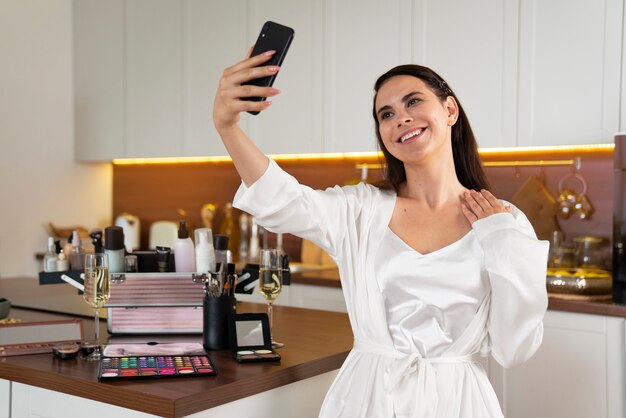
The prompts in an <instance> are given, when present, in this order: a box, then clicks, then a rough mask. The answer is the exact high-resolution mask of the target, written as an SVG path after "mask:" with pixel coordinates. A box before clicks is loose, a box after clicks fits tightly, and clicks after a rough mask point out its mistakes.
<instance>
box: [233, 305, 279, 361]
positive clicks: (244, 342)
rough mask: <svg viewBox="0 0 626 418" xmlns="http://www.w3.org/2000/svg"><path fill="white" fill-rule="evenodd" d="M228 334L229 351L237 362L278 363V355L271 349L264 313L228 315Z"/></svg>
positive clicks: (268, 328)
mask: <svg viewBox="0 0 626 418" xmlns="http://www.w3.org/2000/svg"><path fill="white" fill-rule="evenodd" d="M228 332H229V337H230V349H231V351H232V354H233V357H234V358H235V360H237V361H238V362H240V363H247V362H260V361H280V354H278V353H277V352H275V351H274V350H273V349H272V339H271V336H270V326H269V318H268V316H267V314H266V313H248V314H235V315H229V316H228Z"/></svg>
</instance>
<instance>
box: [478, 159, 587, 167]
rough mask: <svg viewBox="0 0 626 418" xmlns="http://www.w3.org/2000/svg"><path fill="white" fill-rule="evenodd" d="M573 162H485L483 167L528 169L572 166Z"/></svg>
mask: <svg viewBox="0 0 626 418" xmlns="http://www.w3.org/2000/svg"><path fill="white" fill-rule="evenodd" d="M575 163H576V161H574V160H537V161H487V162H484V163H483V164H482V165H483V166H485V167H528V166H546V165H574V164H575Z"/></svg>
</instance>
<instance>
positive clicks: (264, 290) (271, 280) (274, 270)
mask: <svg viewBox="0 0 626 418" xmlns="http://www.w3.org/2000/svg"><path fill="white" fill-rule="evenodd" d="M282 288H283V263H282V254H281V252H280V250H275V249H263V250H260V251H259V290H260V291H261V295H263V298H265V300H266V301H267V316H268V317H269V322H270V335H271V336H272V347H274V348H280V347H283V346H284V344H283V343H279V342H276V341H274V333H273V328H272V304H273V303H274V301H275V300H276V298H277V297H278V295H279V294H280V291H281V290H282Z"/></svg>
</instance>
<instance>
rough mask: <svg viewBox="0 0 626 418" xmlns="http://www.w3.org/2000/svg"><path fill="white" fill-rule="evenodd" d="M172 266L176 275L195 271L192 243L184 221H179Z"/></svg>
mask: <svg viewBox="0 0 626 418" xmlns="http://www.w3.org/2000/svg"><path fill="white" fill-rule="evenodd" d="M174 264H175V265H176V272H177V273H182V272H194V271H196V256H195V251H194V247H193V241H192V240H191V238H189V231H187V223H186V222H185V221H180V224H179V226H178V239H177V240H176V242H175V243H174Z"/></svg>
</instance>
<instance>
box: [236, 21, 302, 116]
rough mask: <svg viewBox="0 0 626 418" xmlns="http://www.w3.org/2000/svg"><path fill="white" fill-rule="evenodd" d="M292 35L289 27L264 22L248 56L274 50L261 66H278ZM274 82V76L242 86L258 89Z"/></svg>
mask: <svg viewBox="0 0 626 418" xmlns="http://www.w3.org/2000/svg"><path fill="white" fill-rule="evenodd" d="M294 34H295V32H294V30H293V29H291V28H290V27H287V26H283V25H280V24H278V23H275V22H269V21H268V22H265V24H263V28H262V29H261V33H259V37H258V39H257V40H256V43H255V44H254V48H253V49H252V53H251V54H250V56H251V57H254V56H255V55H259V54H262V53H264V52H266V51H270V50H274V51H276V53H275V54H274V55H273V56H272V58H271V59H270V60H269V61H267V62H265V63H263V64H261V65H262V66H267V65H278V66H280V65H282V63H283V61H284V60H285V55H287V51H288V50H289V45H291V41H293V37H294ZM274 80H276V74H273V75H271V76H267V77H262V78H256V79H254V80H250V81H248V82H246V83H243V84H244V85H246V84H249V85H254V86H260V87H271V86H272V85H273V84H274ZM265 99H266V98H265V97H243V98H242V100H251V101H255V102H260V101H263V100H265ZM248 113H251V114H253V115H257V114H258V113H259V112H258V111H250V112H248Z"/></svg>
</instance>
